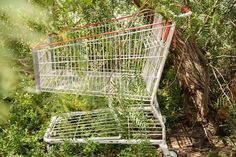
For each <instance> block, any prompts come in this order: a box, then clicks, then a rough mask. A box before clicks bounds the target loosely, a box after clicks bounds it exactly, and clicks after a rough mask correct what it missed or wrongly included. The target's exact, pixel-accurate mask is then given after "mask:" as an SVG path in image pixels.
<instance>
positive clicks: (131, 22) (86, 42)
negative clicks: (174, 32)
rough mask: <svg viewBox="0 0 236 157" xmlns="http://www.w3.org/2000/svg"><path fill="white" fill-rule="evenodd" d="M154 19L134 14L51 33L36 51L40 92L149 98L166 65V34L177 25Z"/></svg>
mask: <svg viewBox="0 0 236 157" xmlns="http://www.w3.org/2000/svg"><path fill="white" fill-rule="evenodd" d="M152 16H153V15H152ZM152 16H150V15H149V16H144V14H140V15H139V16H129V17H126V18H121V19H118V20H112V21H109V22H106V23H98V24H93V25H88V26H84V27H81V28H79V29H78V30H76V31H72V32H68V33H64V34H63V35H51V36H50V38H49V40H51V42H52V43H49V44H41V45H38V46H37V47H36V48H35V49H34V58H35V66H36V75H37V77H36V79H37V87H38V89H39V90H41V91H47V92H66V93H75V94H87V95H98V96H99V95H100V96H102V95H107V94H111V95H116V94H119V93H122V94H123V95H124V96H125V97H126V98H128V99H142V100H150V99H151V95H152V93H153V92H155V90H154V89H153V87H154V84H155V82H156V81H159V80H160V78H157V77H158V76H157V73H158V70H161V68H159V67H160V65H161V64H163V62H165V59H163V58H164V49H165V47H166V45H167V44H166V42H165V41H164V40H165V39H164V38H165V36H164V33H163V32H165V31H166V30H167V29H169V28H171V27H173V26H174V25H173V24H169V25H165V24H166V23H165V22H164V21H160V20H157V19H155V20H157V21H156V22H154V23H152V21H151V17H152ZM149 21H151V22H149ZM64 40H66V41H64Z"/></svg>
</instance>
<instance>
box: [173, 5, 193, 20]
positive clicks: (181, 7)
mask: <svg viewBox="0 0 236 157" xmlns="http://www.w3.org/2000/svg"><path fill="white" fill-rule="evenodd" d="M176 5H177V6H178V7H180V9H181V11H182V12H183V14H180V15H177V17H187V16H190V15H191V14H192V12H191V11H190V9H189V8H188V7H186V6H184V5H182V4H179V3H178V4H176Z"/></svg>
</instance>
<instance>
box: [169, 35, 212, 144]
mask: <svg viewBox="0 0 236 157" xmlns="http://www.w3.org/2000/svg"><path fill="white" fill-rule="evenodd" d="M176 32H177V33H176V36H175V37H176V48H173V45H172V46H171V50H170V51H171V52H172V53H173V54H174V55H175V58H174V65H175V68H176V71H177V78H178V80H179V83H180V86H181V89H182V91H183V95H182V96H183V108H184V111H185V114H186V117H187V120H188V123H189V124H190V125H192V126H194V125H195V124H201V126H202V129H203V131H204V133H205V135H206V137H207V138H208V139H209V142H211V141H210V139H211V136H212V135H215V134H216V131H217V125H216V122H217V119H216V117H217V116H216V114H217V112H216V110H215V109H214V107H213V106H212V103H211V101H210V98H209V67H208V61H207V59H206V57H205V56H204V55H203V53H202V52H201V51H200V49H199V48H198V46H197V45H196V42H195V41H187V42H185V39H184V37H183V34H182V33H181V32H180V31H176Z"/></svg>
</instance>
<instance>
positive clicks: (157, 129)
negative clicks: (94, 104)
mask: <svg viewBox="0 0 236 157" xmlns="http://www.w3.org/2000/svg"><path fill="white" fill-rule="evenodd" d="M137 111H138V112H137ZM127 113H129V114H128V115H126V116H124V117H123V119H119V118H118V119H117V117H116V116H114V113H113V111H112V110H110V109H100V110H95V111H91V112H71V113H67V114H63V115H61V116H56V117H53V118H52V121H51V124H50V128H49V129H48V130H47V133H46V134H45V136H44V140H45V141H46V142H48V143H51V144H52V143H60V142H62V141H71V142H73V143H81V142H86V141H88V140H91V141H95V142H99V143H123V144H135V143H139V142H140V141H141V140H144V139H146V140H150V142H151V143H152V144H161V143H162V142H163V137H162V136H163V134H162V132H163V130H162V129H163V128H162V126H161V124H160V123H159V120H158V119H157V117H155V116H154V113H152V109H151V107H142V108H132V109H130V110H129V111H127ZM141 116H142V117H141Z"/></svg>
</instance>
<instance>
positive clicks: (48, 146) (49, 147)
mask: <svg viewBox="0 0 236 157" xmlns="http://www.w3.org/2000/svg"><path fill="white" fill-rule="evenodd" d="M51 149H52V145H50V144H47V145H46V150H47V152H50V150H51Z"/></svg>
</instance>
